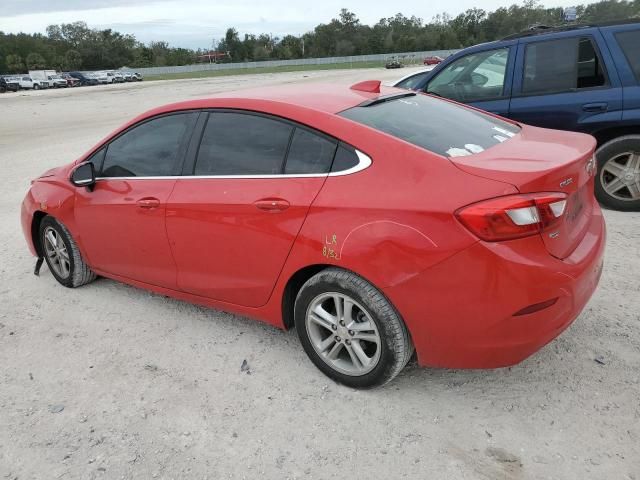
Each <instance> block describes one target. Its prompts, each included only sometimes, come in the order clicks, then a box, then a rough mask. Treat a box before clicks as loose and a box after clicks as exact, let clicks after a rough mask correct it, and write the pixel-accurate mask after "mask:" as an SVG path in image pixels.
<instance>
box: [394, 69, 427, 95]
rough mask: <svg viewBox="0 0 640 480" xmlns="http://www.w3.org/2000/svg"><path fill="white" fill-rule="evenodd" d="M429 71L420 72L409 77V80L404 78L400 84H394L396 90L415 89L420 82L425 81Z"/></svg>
mask: <svg viewBox="0 0 640 480" xmlns="http://www.w3.org/2000/svg"><path fill="white" fill-rule="evenodd" d="M430 72H431V71H430V70H429V71H428V72H420V73H416V74H415V75H411V76H410V77H409V78H405V79H404V80H402V81H401V82H398V83H396V84H395V87H396V88H406V89H407V90H411V89H413V88H415V87H416V85H418V84H419V83H420V82H422V80H424V79H425V77H426V76H427V75H429V73H430Z"/></svg>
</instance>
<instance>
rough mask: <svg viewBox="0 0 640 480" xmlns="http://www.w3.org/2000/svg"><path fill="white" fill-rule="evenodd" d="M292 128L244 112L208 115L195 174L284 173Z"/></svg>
mask: <svg viewBox="0 0 640 480" xmlns="http://www.w3.org/2000/svg"><path fill="white" fill-rule="evenodd" d="M293 128H294V127H293V126H292V125H290V124H288V123H285V122H281V121H279V120H275V119H271V118H267V117H262V116H258V115H251V114H245V113H232V112H216V113H211V114H210V115H209V119H208V121H207V125H206V127H205V130H204V133H203V135H202V141H201V143H200V149H199V151H198V157H197V159H196V165H195V170H194V174H195V175H214V176H215V175H275V174H279V173H282V167H283V165H284V159H285V155H286V153H287V146H288V145H289V139H290V137H291V134H292V132H293Z"/></svg>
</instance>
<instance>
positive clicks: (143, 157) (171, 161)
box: [99, 113, 197, 177]
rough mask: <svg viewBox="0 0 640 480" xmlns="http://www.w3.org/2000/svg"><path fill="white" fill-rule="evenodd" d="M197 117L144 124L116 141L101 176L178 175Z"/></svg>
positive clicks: (189, 115)
mask: <svg viewBox="0 0 640 480" xmlns="http://www.w3.org/2000/svg"><path fill="white" fill-rule="evenodd" d="M196 117H197V114H195V113H181V114H174V115H167V116H164V117H159V118H155V119H153V120H150V121H147V122H144V123H142V124H140V125H138V126H136V127H134V128H132V129H131V130H128V131H127V132H125V133H124V134H122V135H121V136H120V137H118V138H116V139H115V140H114V141H112V142H111V143H110V144H109V145H108V147H107V152H106V155H105V157H104V161H103V165H102V169H101V172H100V174H99V176H100V177H155V176H171V175H175V173H176V167H177V164H178V161H179V160H181V159H182V156H183V155H184V153H183V152H184V143H185V142H184V140H185V134H186V133H187V131H190V130H191V128H192V126H193V123H194V122H195V118H196Z"/></svg>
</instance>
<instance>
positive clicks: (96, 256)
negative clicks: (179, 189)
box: [75, 113, 197, 288]
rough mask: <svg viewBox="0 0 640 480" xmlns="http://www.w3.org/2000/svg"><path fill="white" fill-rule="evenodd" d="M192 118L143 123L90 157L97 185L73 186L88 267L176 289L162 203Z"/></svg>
mask: <svg viewBox="0 0 640 480" xmlns="http://www.w3.org/2000/svg"><path fill="white" fill-rule="evenodd" d="M196 116H197V114H194V113H181V114H173V115H165V116H161V117H157V118H154V119H152V120H149V121H145V122H143V123H142V124H138V125H136V126H134V127H132V128H131V129H129V130H127V131H126V132H125V133H123V134H122V135H120V136H118V137H117V138H116V139H115V140H113V141H111V142H110V143H109V144H107V145H106V146H104V147H103V148H102V149H101V150H100V151H99V152H98V153H97V154H95V155H94V156H93V157H92V159H91V161H93V162H94V166H95V168H96V171H97V172H98V173H97V181H96V184H95V188H94V190H93V191H88V190H86V189H77V193H76V205H75V216H76V222H77V224H78V231H79V232H81V236H80V239H79V240H80V241H81V242H82V245H83V247H84V250H85V252H86V254H87V257H88V261H89V264H90V265H91V266H92V267H94V268H96V269H97V270H100V271H102V272H105V273H111V274H114V275H120V276H123V277H126V278H129V279H133V280H137V281H141V282H145V283H149V284H152V285H157V286H162V287H167V288H175V287H176V266H175V262H174V260H173V257H172V254H171V249H170V247H169V241H168V239H167V233H166V225H165V217H166V203H167V199H168V198H169V195H170V193H171V191H172V189H173V187H174V185H175V183H176V173H177V170H179V169H180V168H181V166H182V165H181V162H182V160H183V157H184V150H185V146H186V142H187V137H188V136H189V134H190V133H191V131H192V128H193V124H194V123H195V117H196Z"/></svg>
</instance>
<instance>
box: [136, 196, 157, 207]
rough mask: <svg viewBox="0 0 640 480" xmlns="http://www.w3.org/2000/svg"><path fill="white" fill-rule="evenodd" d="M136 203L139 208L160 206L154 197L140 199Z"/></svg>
mask: <svg viewBox="0 0 640 480" xmlns="http://www.w3.org/2000/svg"><path fill="white" fill-rule="evenodd" d="M136 203H137V204H138V207H140V208H158V207H159V206H160V200H158V199H157V198H155V197H146V198H141V199H140V200H138V201H137V202H136Z"/></svg>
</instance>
